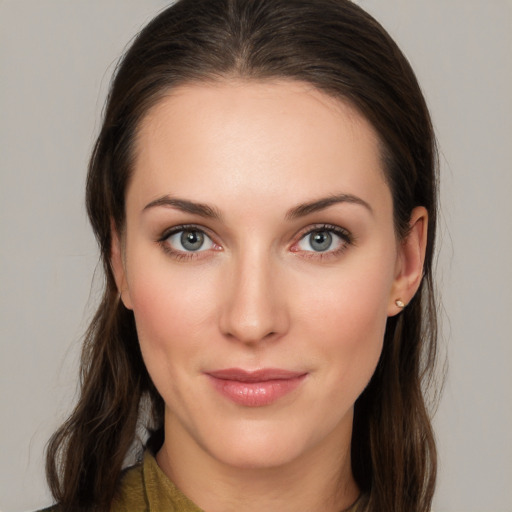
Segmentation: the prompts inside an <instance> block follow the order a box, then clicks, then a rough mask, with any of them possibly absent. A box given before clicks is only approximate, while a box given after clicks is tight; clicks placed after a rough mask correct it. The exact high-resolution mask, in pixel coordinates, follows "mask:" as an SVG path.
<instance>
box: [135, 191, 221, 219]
mask: <svg viewBox="0 0 512 512" xmlns="http://www.w3.org/2000/svg"><path fill="white" fill-rule="evenodd" d="M158 206H164V207H170V208H176V209H177V210H181V211H182V212H186V213H192V214H194V215H199V216H200V217H206V218H209V219H217V220H219V219H220V218H221V214H220V212H219V211H218V210H217V209H216V208H213V207H211V206H208V205H207V204H203V203H196V202H194V201H188V200H187V199H178V198H175V197H170V196H163V197H159V198H158V199H155V200H154V201H151V202H150V203H148V204H147V205H146V206H144V209H143V210H142V211H147V210H149V209H151V208H156V207H158Z"/></svg>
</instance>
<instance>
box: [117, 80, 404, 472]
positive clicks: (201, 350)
mask: <svg viewBox="0 0 512 512" xmlns="http://www.w3.org/2000/svg"><path fill="white" fill-rule="evenodd" d="M120 247H122V249H120ZM401 247H402V246H401V244H400V243H398V242H397V240H396V238H395V233H394V230H393V207H392V198H391V194H390V191H389V188H388V186H387V184H386V182H385V179H384V174H383V168H382V164H381V160H380V157H379V150H378V141H377V136H376V134H375V132H374V130H373V129H372V127H371V126H370V125H369V123H368V122H367V121H366V120H365V119H364V118H363V117H361V116H360V115H359V114H358V113H357V112H356V111H355V110H354V109H352V108H351V107H350V106H348V105H347V104H344V103H342V102H340V101H337V100H334V99H332V98H330V97H329V96H327V95H324V94H323V93H320V92H318V91H317V90H315V89H312V88H311V87H309V86H307V85H305V84H302V83H298V82H284V81H283V82H247V81H238V82H236V81H232V82H229V81H226V82H222V83H218V84H199V85H187V86H182V87H180V88H177V89H175V90H173V91H171V93H170V94H169V95H168V96H167V97H166V98H164V99H163V100H161V101H160V102H159V103H158V104H157V105H156V106H155V107H154V108H153V109H152V110H151V111H150V113H149V114H148V115H147V116H146V118H145V119H144V121H143V122H142V124H141V127H140V132H139V135H138V141H137V147H136V161H135V167H134V174H133V178H132V180H131V182H130V185H129V187H128V190H127V194H126V230H125V232H124V234H123V239H122V242H121V243H120V244H119V243H115V244H114V249H113V265H114V269H115V273H116V278H117V282H118V286H119V288H120V290H121V291H122V299H123V301H124V303H125V305H126V306H127V307H128V308H131V309H133V312H134V315H135V319H136V324H137V331H138V335H139V339H140V345H141V349H142V354H143V357H144V360H145V363H146V365H147V368H148V371H149V373H150V375H151V377H152V379H153V381H154V384H155V386H156V387H157V389H158V391H159V392H160V394H161V395H162V397H163V399H164V401H165V404H166V412H165V422H166V432H167V436H166V446H167V448H168V449H169V450H171V451H173V450H174V452H180V453H188V454H191V453H193V454H195V455H194V456H196V457H199V459H200V458H201V457H204V458H205V459H204V460H207V459H208V460H210V462H211V461H216V462H221V463H223V464H227V465H230V466H236V467H240V468H242V467H245V468H247V467H251V468H256V467H275V466H280V465H282V464H286V463H290V462H292V461H297V460H306V459H307V457H310V456H311V457H312V456H315V454H317V455H318V454H320V453H323V454H328V453H333V450H338V452H339V449H341V448H343V447H345V448H346V449H347V450H348V444H349V440H350V435H351V428H352V411H353V406H354V402H355V400H356V399H357V397H358V396H359V395H360V393H361V392H362V391H363V389H364V388H365V386H366V385H367V383H368V382H369V380H370V378H371V376H372V374H373V372H374V369H375V367H376V364H377V361H378V359H379V356H380V353H381V349H382V343H383V335H384V329H385V325H386V319H387V317H388V316H389V315H392V314H396V313H397V312H398V308H397V306H396V305H395V299H397V298H399V297H400V296H399V293H400V290H401V289H400V286H401V282H402V281H403V277H401V272H402V267H403V254H402V249H401ZM401 298H402V300H406V299H407V297H401ZM169 432H170V433H172V435H171V436H169ZM338 452H337V453H338Z"/></svg>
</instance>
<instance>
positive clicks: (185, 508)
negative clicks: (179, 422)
mask: <svg viewBox="0 0 512 512" xmlns="http://www.w3.org/2000/svg"><path fill="white" fill-rule="evenodd" d="M367 501H368V500H367V498H366V497H365V496H363V495H362V496H361V497H360V498H359V499H358V500H357V501H356V502H355V503H354V504H353V505H352V506H351V507H349V508H348V509H346V510H344V511H343V512H364V511H365V510H366V504H367ZM59 510H60V507H59V506H58V505H54V506H52V507H49V508H45V509H44V510H40V511H39V512H59ZM110 512H204V511H203V510H202V509H200V508H199V507H198V506H197V505H195V504H194V503H193V502H192V501H190V500H189V499H188V498H187V497H186V496H185V495H184V494H183V493H182V492H181V491H180V490H179V489H178V488H177V487H176V486H175V485H174V484H173V483H172V482H171V481H170V480H169V479H168V478H167V476H166V475H165V474H164V472H163V471H162V470H161V469H160V467H159V466H158V464H157V462H156V459H155V457H154V456H153V455H152V454H151V453H150V452H149V451H146V452H145V454H144V459H143V460H142V461H141V462H139V463H138V464H136V465H135V466H132V467H130V468H127V469H126V470H124V473H123V475H122V476H121V481H120V485H119V489H118V491H117V493H116V496H115V498H114V500H113V502H112V506H111V508H110Z"/></svg>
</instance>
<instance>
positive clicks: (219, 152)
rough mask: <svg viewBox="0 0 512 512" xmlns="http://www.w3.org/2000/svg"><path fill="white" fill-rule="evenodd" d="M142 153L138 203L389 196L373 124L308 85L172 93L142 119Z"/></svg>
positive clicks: (198, 87)
mask: <svg viewBox="0 0 512 512" xmlns="http://www.w3.org/2000/svg"><path fill="white" fill-rule="evenodd" d="M135 156H136V158H135V167H134V176H133V178H132V183H131V185H130V189H136V190H137V196H138V197H139V199H140V201H150V200H152V199H155V198H156V197H157V196H158V195H162V194H176V193H179V194H181V195H183V194H185V195H189V196H190V195H193V197H194V199H196V200H200V201H205V202H211V201H212V194H215V195H216V197H214V198H213V200H214V201H215V199H218V201H223V200H225V199H227V198H230V197H232V196H233V195H236V196H237V197H246V198H247V200H254V199H255V197H256V196H258V197H266V198H267V200H269V201H270V200H271V199H273V198H275V199H282V197H281V196H282V195H283V191H285V192H287V193H288V195H287V197H289V199H290V200H289V202H290V203H291V202H292V201H299V202H300V201H305V200H308V199H310V198H311V197H314V196H322V195H323V196H325V195H326V193H327V194H329V193H337V192H343V193H354V192H357V191H359V192H360V193H362V192H363V191H365V193H367V194H370V195H372V193H376V194H373V195H376V196H377V195H378V193H379V191H380V192H382V191H383V190H384V191H387V192H388V193H389V191H388V190H387V186H386V184H385V180H384V174H383V170H382V162H381V158H380V151H379V139H378V136H377V134H376V132H375V130H374V129H373V127H372V126H371V125H370V123H369V122H368V121H367V120H366V119H365V118H364V117H363V116H362V115H360V114H359V113H358V111H356V110H355V109H354V108H353V107H352V106H351V105H349V104H348V103H347V102H344V101H341V100H339V99H335V98H333V97H331V96H329V95H327V94H325V93H322V92H320V91H318V90H317V89H315V88H313V87H312V86H310V85H308V84H304V83H301V82H294V81H278V82H270V81H265V82H254V81H241V80H239V81H223V82H218V83H207V84H204V83H202V84H189V85H184V86H180V87H178V88H176V89H173V90H171V91H170V92H169V94H168V95H166V96H165V97H164V98H163V99H161V100H160V101H159V102H158V103H157V104H156V105H155V106H154V107H153V108H152V109H151V110H150V111H149V113H148V114H147V115H146V116H145V118H144V119H143V121H142V122H141V125H140V128H139V131H138V136H137V143H136V149H135ZM382 187H384V189H383V188H382ZM291 196H293V197H291ZM302 196H303V197H302ZM285 202H286V201H285ZM139 206H143V205H142V204H140V205H139Z"/></svg>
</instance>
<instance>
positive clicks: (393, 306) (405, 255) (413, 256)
mask: <svg viewBox="0 0 512 512" xmlns="http://www.w3.org/2000/svg"><path fill="white" fill-rule="evenodd" d="M427 229H428V212H427V210H426V209H425V208H424V207H423V206H418V207H416V208H414V210H413V211H412V214H411V219H410V221H409V233H408V234H407V236H406V238H405V239H404V240H403V241H402V242H400V245H399V247H398V254H397V261H396V270H395V279H394V281H393V286H392V288H391V294H390V297H389V305H388V316H393V315H396V314H398V313H400V311H401V310H402V307H400V306H398V305H397V303H396V301H401V302H402V303H403V304H404V305H407V304H408V303H409V302H410V301H411V299H412V298H413V297H414V294H415V293H416V292H417V291H418V288H419V286H420V283H421V279H422V277H423V263H424V261H425V250H426V247H427Z"/></svg>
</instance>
